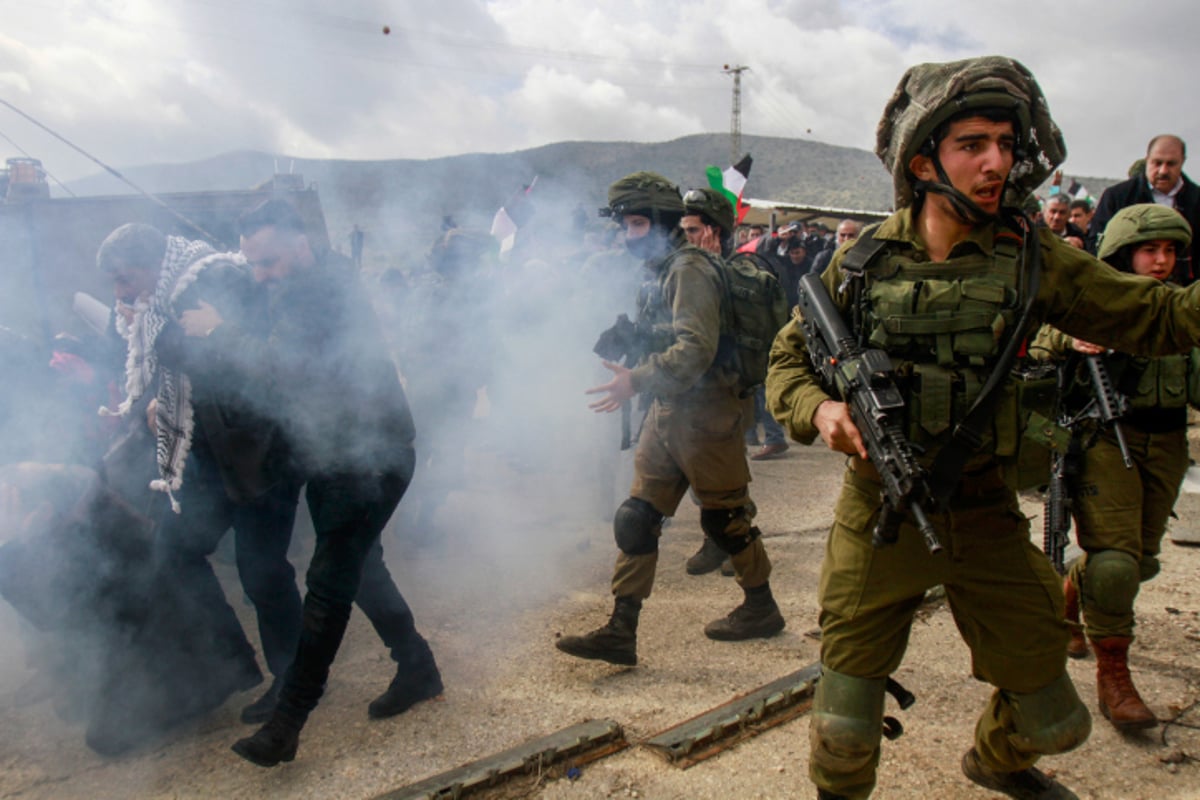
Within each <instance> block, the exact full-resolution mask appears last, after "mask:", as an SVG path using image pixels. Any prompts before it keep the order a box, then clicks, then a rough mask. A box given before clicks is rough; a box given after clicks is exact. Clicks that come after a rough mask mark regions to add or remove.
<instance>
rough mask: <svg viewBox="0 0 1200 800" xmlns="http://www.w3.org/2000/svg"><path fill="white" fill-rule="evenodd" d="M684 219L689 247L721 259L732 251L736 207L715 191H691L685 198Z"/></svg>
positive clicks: (683, 228)
mask: <svg viewBox="0 0 1200 800" xmlns="http://www.w3.org/2000/svg"><path fill="white" fill-rule="evenodd" d="M683 205H684V211H685V213H684V215H683V220H682V221H681V222H680V223H679V227H680V228H681V229H682V230H683V234H684V236H686V237H687V240H688V244H690V245H693V246H694V247H699V248H700V249H701V250H707V251H708V252H710V253H712V254H714V255H716V256H719V257H722V258H723V257H725V256H727V255H729V253H730V250H731V249H732V239H731V234H732V233H733V228H734V225H735V222H734V213H733V205H732V204H730V202H729V200H728V198H726V197H725V195H723V194H721V193H720V192H718V191H717V190H716V189H689V190H688V192H687V194H685V195H684V196H683Z"/></svg>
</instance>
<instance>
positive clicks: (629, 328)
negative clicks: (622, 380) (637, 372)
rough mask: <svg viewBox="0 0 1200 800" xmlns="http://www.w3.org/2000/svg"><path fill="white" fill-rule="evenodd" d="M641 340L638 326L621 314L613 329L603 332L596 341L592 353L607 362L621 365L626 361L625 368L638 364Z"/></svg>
mask: <svg viewBox="0 0 1200 800" xmlns="http://www.w3.org/2000/svg"><path fill="white" fill-rule="evenodd" d="M641 338H642V337H641V336H639V335H638V329H637V326H636V325H634V324H633V321H632V320H630V319H629V315H628V314H620V315H618V316H617V321H616V322H614V323H613V325H612V327H611V328H608V329H607V330H605V331H603V332H602V333H601V334H600V337H599V338H598V339H596V344H595V346H593V347H592V352H593V353H595V354H596V355H598V356H600V357H601V358H603V359H604V360H605V361H612V362H614V363H618V364H619V363H621V362H622V360H624V363H625V366H631V365H632V364H634V363H635V362H637V360H638V357H639V355H640V354H641V351H642V347H641V345H642V342H641Z"/></svg>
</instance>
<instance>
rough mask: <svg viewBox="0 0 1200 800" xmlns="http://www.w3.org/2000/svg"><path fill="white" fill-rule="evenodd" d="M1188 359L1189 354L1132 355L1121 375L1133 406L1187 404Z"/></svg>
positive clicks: (1122, 382)
mask: <svg viewBox="0 0 1200 800" xmlns="http://www.w3.org/2000/svg"><path fill="white" fill-rule="evenodd" d="M1189 360H1190V359H1189V356H1187V355H1170V356H1159V357H1157V358H1145V357H1141V356H1131V357H1130V359H1129V364H1128V366H1126V368H1125V373H1124V375H1122V378H1121V389H1122V390H1123V391H1124V392H1125V394H1126V396H1127V397H1128V398H1129V408H1130V410H1131V411H1133V410H1138V409H1143V408H1183V407H1184V406H1186V405H1187V404H1188V362H1189Z"/></svg>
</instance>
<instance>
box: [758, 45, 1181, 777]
mask: <svg viewBox="0 0 1200 800" xmlns="http://www.w3.org/2000/svg"><path fill="white" fill-rule="evenodd" d="M876 152H877V153H878V155H879V157H880V158H881V159H882V160H883V162H884V164H885V165H886V166H887V167H888V169H889V171H890V172H891V173H892V176H893V180H894V184H895V197H896V208H897V209H899V211H897V212H896V213H895V214H893V215H892V216H891V217H889V218H888V219H887V220H886V221H884V222H883V223H881V224H880V225H879V226H878V227H876V228H874V229H873V230H870V229H869V230H868V231H864V233H863V234H862V235H861V236H860V237H859V239H858V241H857V242H856V243H855V244H854V245H853V246H851V247H850V248H848V249H847V250H845V251H842V252H839V253H838V254H837V255H836V256H835V257H834V260H833V263H832V264H831V266H830V268H829V269H828V270H827V271H826V272H825V274H824V275H823V278H822V281H823V283H824V285H825V286H826V287H827V288H828V289H829V292H830V294H831V296H833V297H834V300H835V302H836V303H837V304H838V305H839V306H840V308H841V309H842V311H843V315H844V316H846V317H848V318H849V324H850V325H851V328H852V330H853V332H854V333H855V334H856V335H858V336H861V337H863V339H864V340H865V339H866V338H867V337H869V339H870V344H871V346H873V347H880V348H882V349H884V350H886V351H887V352H888V353H889V354H890V356H891V358H892V360H893V362H894V363H895V364H896V369H895V373H896V375H897V384H898V386H899V388H900V390H901V392H902V393H903V394H904V396H905V400H906V403H905V411H906V414H905V416H906V419H903V420H901V421H900V422H901V424H903V425H904V427H905V432H906V433H907V436H908V438H909V440H911V441H912V442H913V443H914V445H919V447H917V448H915V449H916V450H918V451H919V452H920V454H921V455H920V461H921V464H922V465H923V466H924V467H925V468H926V469H927V475H928V476H929V477H928V483H929V492H928V495H929V496H928V498H927V501H928V503H927V504H928V505H930V506H932V509H931V510H930V514H929V519H930V522H931V523H932V527H933V531H934V533H935V534H936V540H937V542H938V543H940V545H941V547H942V548H943V552H941V553H940V554H938V555H931V553H930V552H929V550H928V549H927V547H926V544H925V543H924V541H923V537H922V536H921V534H920V533H919V532H918V530H917V528H916V527H915V526H914V524H913V515H912V513H911V512H908V513H906V512H903V511H902V512H900V518H901V523H900V525H899V530H898V540H897V542H896V543H895V544H894V545H892V546H891V547H890V548H888V549H886V550H885V549H876V548H874V547H873V546H872V529H873V528H874V525H875V522H876V519H877V518H878V516H879V514H880V510H881V506H882V503H881V497H880V487H881V484H880V480H879V477H878V476H879V473H878V472H877V471H876V470H875V468H874V466H873V465H872V464H871V462H870V460H869V456H870V455H871V454H869V453H868V452H867V451H866V449H865V447H864V445H863V442H862V437H861V434H860V432H859V430H858V428H857V427H856V426H855V425H854V423H853V421H852V419H851V416H850V412H849V409H848V407H847V406H846V404H845V403H842V402H839V400H838V399H835V398H833V397H831V396H830V395H829V394H827V393H826V391H825V390H824V389H823V388H822V387H821V386H820V385H819V384H818V383H817V381H816V379H815V376H814V373H813V368H812V364H811V361H810V360H809V357H808V353H807V349H806V345H805V342H804V336H803V331H802V327H801V325H800V323H799V322H798V321H793V322H792V323H790V324H788V325H787V326H786V327H785V328H784V329H783V331H781V332H780V335H779V336H778V337H777V339H776V341H775V347H774V350H773V352H772V358H771V373H770V375H769V377H768V379H767V399H768V404H769V406H770V408H771V410H772V411H773V413H774V414H775V415H776V417H777V418H778V419H779V420H780V421H781V422H782V423H784V426H785V427H786V428H787V429H788V430H789V432H790V433H791V435H792V438H794V439H797V440H799V441H803V442H811V441H813V440H814V439H815V438H816V437H817V435H818V434H819V435H820V436H821V437H822V439H823V440H824V441H825V443H826V444H827V445H828V446H829V447H830V448H832V449H834V450H837V451H840V452H845V453H848V454H849V455H850V459H849V464H848V467H849V468H848V470H847V472H846V475H845V479H844V485H843V488H842V492H841V495H840V497H839V499H838V502H837V506H836V509H835V512H834V519H835V521H834V525H833V528H832V530H831V533H830V536H829V540H828V543H827V546H826V552H825V558H824V561H823V563H822V574H821V581H820V604H821V616H820V621H821V656H822V664H823V667H824V672H823V676H822V678H821V680H820V682H819V683H818V687H817V691H816V697H815V698H814V706H813V708H814V713H813V718H812V724H811V727H810V738H811V745H812V756H811V759H810V762H809V774H810V776H811V778H812V780H813V781H814V782H815V783H816V785H817V787H818V797H819V798H825V799H826V800H829V799H830V798H837V797H845V798H864V797H867V796H868V795H869V794H870V792H871V790H872V788H873V787H874V785H875V780H876V766H877V764H878V762H879V756H880V741H881V733H882V717H883V707H884V693H885V684H886V679H887V677H888V675H890V674H891V673H892V672H893V671H895V669H896V668H897V667H898V666H899V664H900V662H901V660H902V658H903V656H904V651H905V648H906V646H907V644H908V637H909V631H910V629H911V626H912V621H913V615H914V613H915V612H916V610H917V608H918V606H919V605H920V603H921V600H922V597H923V596H924V594H925V591H926V590H927V589H929V588H931V587H933V586H936V585H938V584H941V585H943V586H945V589H946V597H947V601H948V603H949V606H950V610H951V613H952V614H953V615H954V618H955V622H956V623H957V625H958V628H959V630H960V631H961V633H962V636H963V638H964V640H965V641H966V643H967V645H968V647H969V648H970V650H971V658H972V672H973V674H974V675H975V676H976V677H977V678H979V679H980V680H984V681H987V682H988V683H990V684H992V685H993V686H994V687H995V691H994V692H993V693H992V696H991V699H990V700H989V702H988V705H987V708H986V709H985V711H984V713H983V714H982V715H981V716H980V718H979V722H978V724H977V726H976V729H975V743H974V746H973V747H972V748H971V749H969V750H968V751H967V752H966V754H965V756H964V757H963V761H962V769H963V771H964V773H965V774H966V775H967V777H968V778H969V779H970V780H972V781H973V782H975V783H977V784H979V785H981V786H984V787H987V788H988V789H991V790H993V791H997V792H1001V793H1004V794H1006V795H1008V796H1010V797H1017V798H1043V799H1044V798H1073V797H1075V795H1074V794H1073V793H1072V792H1071V791H1069V790H1068V789H1066V788H1065V787H1063V786H1062V785H1061V784H1059V783H1057V782H1056V781H1054V780H1053V779H1052V778H1050V777H1049V776H1048V775H1046V774H1044V773H1042V772H1041V771H1039V770H1038V769H1036V768H1035V767H1034V764H1035V763H1036V762H1037V760H1038V759H1039V758H1040V757H1041V756H1042V755H1050V754H1055V753H1062V752H1065V751H1067V750H1070V749H1072V748H1074V747H1076V746H1078V745H1079V744H1080V743H1081V742H1083V741H1084V740H1085V739H1086V738H1087V736H1088V734H1089V732H1090V730H1091V719H1090V716H1089V714H1088V712H1087V708H1086V707H1085V706H1084V704H1083V703H1082V702H1081V701H1080V699H1079V697H1078V695H1077V693H1076V691H1075V688H1074V686H1073V685H1072V683H1071V680H1070V678H1069V676H1068V675H1067V672H1066V645H1067V639H1068V629H1067V625H1066V623H1065V621H1064V620H1063V619H1062V616H1061V615H1062V609H1063V607H1064V601H1063V595H1062V590H1061V586H1060V582H1059V580H1058V577H1057V575H1056V573H1055V572H1054V570H1053V568H1052V567H1051V566H1050V563H1049V561H1048V560H1047V559H1046V558H1044V557H1043V555H1042V554H1041V553H1040V551H1038V550H1037V548H1035V547H1034V546H1033V545H1032V543H1031V542H1030V537H1029V522H1028V520H1027V519H1026V518H1025V517H1024V516H1023V515H1022V514H1021V513H1020V511H1019V506H1018V503H1017V497H1016V492H1015V490H1014V488H1013V485H1012V484H1016V483H1017V482H1016V481H1015V480H1014V475H1015V474H1016V471H1015V470H1014V469H1012V467H1013V466H1015V464H1016V463H1019V459H1018V458H1017V456H1018V455H1019V453H1018V452H1017V448H1018V445H1020V444H1021V440H1022V438H1023V437H1021V436H1019V434H1018V431H1019V430H1020V427H1019V420H1020V419H1021V414H1020V404H1019V403H1017V402H1015V401H1014V399H1013V398H1014V397H1015V395H1014V391H1015V390H1016V389H1018V388H1019V387H1018V386H1017V385H1016V384H1015V382H1014V381H1013V380H1011V379H1010V378H1009V376H1010V374H1011V370H1010V366H1009V364H1011V362H1012V358H1011V356H1010V355H1009V354H1010V353H1011V354H1015V353H1016V352H1018V351H1019V345H1020V343H1021V342H1022V341H1023V340H1024V339H1025V337H1026V336H1028V335H1029V333H1030V332H1032V330H1034V328H1032V327H1031V323H1033V322H1036V321H1038V320H1041V319H1045V320H1048V321H1050V322H1052V323H1053V324H1054V325H1056V326H1058V327H1059V328H1061V329H1062V330H1064V331H1068V332H1070V333H1071V334H1072V335H1076V336H1080V337H1083V338H1086V339H1087V340H1089V341H1094V342H1097V343H1099V344H1101V345H1104V346H1106V347H1115V348H1119V349H1122V350H1127V351H1133V352H1138V353H1142V354H1155V353H1168V352H1182V351H1185V350H1187V349H1188V348H1191V347H1193V346H1194V345H1195V343H1196V341H1197V338H1198V337H1200V316H1198V315H1197V313H1196V311H1195V309H1196V307H1197V301H1198V294H1200V290H1196V291H1192V290H1189V291H1187V292H1181V291H1177V290H1172V289H1169V288H1166V287H1164V286H1162V285H1161V284H1159V283H1158V282H1155V281H1147V280H1145V279H1141V278H1135V277H1132V276H1126V275H1121V274H1120V273H1118V272H1116V271H1115V270H1111V269H1107V268H1105V267H1103V266H1102V265H1101V264H1100V263H1099V262H1098V261H1096V260H1095V258H1093V257H1092V256H1089V255H1088V254H1087V253H1085V252H1084V251H1082V250H1078V249H1076V248H1073V247H1071V246H1070V245H1067V244H1065V243H1063V242H1062V241H1061V240H1059V239H1058V238H1057V237H1055V236H1053V235H1052V234H1051V233H1050V232H1049V231H1046V230H1038V229H1035V228H1033V227H1032V226H1031V225H1030V224H1029V222H1028V220H1024V221H1023V219H1022V216H1021V215H1020V213H1019V211H1017V209H1019V208H1020V207H1021V202H1022V200H1023V199H1024V198H1025V197H1026V196H1027V195H1028V194H1029V192H1030V191H1031V190H1032V189H1033V188H1034V187H1036V186H1037V185H1038V184H1039V183H1040V182H1041V181H1042V180H1044V179H1045V177H1046V176H1047V175H1048V174H1049V173H1050V171H1051V170H1052V169H1053V168H1054V167H1055V165H1057V164H1058V163H1060V162H1061V161H1062V160H1063V158H1064V157H1065V146H1064V144H1063V140H1062V135H1061V133H1060V132H1059V130H1058V128H1057V126H1056V125H1055V124H1054V122H1053V121H1052V120H1051V118H1050V113H1049V108H1048V106H1047V104H1046V101H1045V98H1044V97H1043V95H1042V92H1041V89H1040V88H1039V87H1038V85H1037V82H1036V81H1035V80H1034V78H1033V76H1032V75H1031V74H1030V73H1029V71H1028V70H1026V69H1025V68H1024V67H1023V66H1022V65H1020V64H1018V63H1017V62H1015V61H1012V60H1010V59H1008V58H1003V57H998V56H992V57H984V58H975V59H968V60H965V61H959V62H953V63H949V64H922V65H919V66H915V67H913V68H911V69H910V70H909V71H908V72H907V73H906V74H905V75H904V77H903V78H902V79H901V82H900V85H899V87H898V88H897V90H896V92H895V93H894V94H893V96H892V98H891V100H890V101H889V102H888V105H887V108H886V109H885V111H884V116H883V119H882V121H881V122H880V125H879V129H878V139H877V146H876ZM1039 261H1040V266H1039ZM851 312H852V313H851ZM1002 356H1004V358H1003V360H1002ZM1005 361H1006V362H1008V363H1003V362H1005ZM993 372H995V374H996V375H997V380H996V381H994V382H993V383H992V387H994V388H995V389H996V390H997V391H991V390H990V389H989V391H988V392H985V391H984V390H983V388H982V387H983V386H984V384H985V382H986V381H987V379H988V378H989V377H990V376H991V375H992V374H993ZM999 390H1004V391H999ZM981 395H984V399H983V402H982V404H981V408H982V412H981V413H979V414H970V415H968V413H967V410H968V409H971V408H972V407H973V404H974V402H975V400H976V399H977V398H979V397H980V396H981Z"/></svg>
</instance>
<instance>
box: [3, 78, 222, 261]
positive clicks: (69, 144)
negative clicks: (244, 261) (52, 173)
mask: <svg viewBox="0 0 1200 800" xmlns="http://www.w3.org/2000/svg"><path fill="white" fill-rule="evenodd" d="M0 105H3V106H5V107H6V108H9V109H11V110H13V111H15V112H16V113H17V114H19V115H21V116H22V117H24V118H25V119H27V120H29V121H30V122H32V123H33V124H34V125H36V126H38V127H39V128H41V129H42V130H44V131H45V132H46V133H48V134H50V135H51V136H53V137H54V138H55V139H58V140H59V141H60V142H62V143H63V144H65V145H66V146H67V147H70V148H71V149H72V150H74V151H75V152H77V153H79V154H80V155H82V156H84V157H85V158H87V159H89V160H90V161H92V162H94V163H96V164H97V165H99V166H100V167H101V168H102V169H104V170H105V171H106V172H108V173H109V174H111V175H112V176H113V177H114V178H116V179H117V180H119V181H121V182H122V183H124V184H125V185H127V186H129V187H131V188H132V189H133V190H134V191H135V192H137V193H138V194H140V195H141V196H142V197H145V198H146V199H147V200H149V201H151V202H152V203H154V204H155V205H157V206H159V207H160V208H162V209H163V210H164V211H166V212H167V213H168V214H170V215H171V216H173V217H174V218H175V219H177V220H179V221H180V222H182V223H184V224H185V225H187V226H188V227H189V228H192V229H194V230H196V231H198V232H199V233H200V235H202V236H204V237H205V238H206V239H208V240H209V242H210V243H212V244H214V245H217V246H221V240H220V239H218V238H217V237H216V236H213V235H212V234H211V233H209V232H208V231H206V230H204V228H201V227H200V226H199V225H198V224H196V223H195V222H192V221H191V220H190V219H188V218H187V217H185V216H184V215H183V214H180V213H179V212H178V211H176V210H175V209H173V208H171V207H170V206H169V205H167V204H166V203H164V202H163V201H162V200H160V199H159V198H157V197H155V196H154V195H152V194H150V193H149V192H147V191H146V190H145V189H143V188H142V187H140V186H138V185H137V184H135V183H134V182H133V181H131V180H129V178H126V177H125V176H124V175H122V174H121V173H119V172H117V171H116V170H115V169H113V168H112V167H110V166H109V165H108V164H105V163H104V162H103V161H101V160H100V159H98V158H96V157H95V156H94V155H92V154H91V153H89V152H87V151H86V150H84V149H83V148H82V147H80V146H79V145H77V144H75V143H74V142H72V141H70V140H69V139H67V138H66V137H65V136H63V135H61V134H59V133H58V132H56V131H54V130H51V129H50V128H49V127H47V126H45V125H43V124H42V123H40V122H38V121H37V120H36V119H34V118H33V117H31V116H29V115H28V114H26V113H25V112H24V111H22V110H21V109H19V108H17V107H16V106H14V105H13V104H12V103H10V102H8V101H7V100H5V99H3V98H0Z"/></svg>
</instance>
